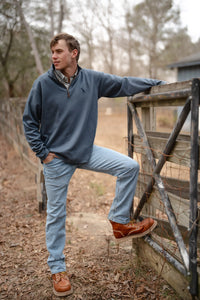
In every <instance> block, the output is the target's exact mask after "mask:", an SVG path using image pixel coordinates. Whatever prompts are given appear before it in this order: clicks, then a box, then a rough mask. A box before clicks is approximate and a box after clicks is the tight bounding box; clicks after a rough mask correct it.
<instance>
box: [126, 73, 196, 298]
mask: <svg viewBox="0 0 200 300" xmlns="http://www.w3.org/2000/svg"><path fill="white" fill-rule="evenodd" d="M199 100H200V80H199V79H193V80H191V81H186V82H177V83H173V84H167V85H163V86H155V87H153V88H151V90H150V91H148V92H147V93H143V94H138V95H135V96H134V97H129V98H128V110H127V113H128V117H127V119H128V154H129V156H130V157H132V158H133V157H134V158H135V159H137V160H139V163H140V165H141V170H140V175H139V180H138V185H137V190H136V197H137V199H134V205H133V212H132V217H133V219H135V220H137V219H141V218H143V217H147V216H152V217H153V218H154V219H156V220H157V222H158V227H157V229H156V230H155V232H154V233H153V234H152V235H151V236H147V237H145V238H144V239H142V240H141V239H140V240H139V239H138V240H137V242H136V243H135V247H136V248H137V250H138V251H137V252H138V255H139V256H141V257H142V258H146V259H147V260H148V261H149V262H150V263H151V265H153V266H154V268H155V269H156V270H157V271H158V272H160V274H161V276H163V277H164V278H165V279H166V280H167V281H168V282H169V284H170V285H171V286H173V287H174V288H175V289H176V290H177V292H178V293H179V294H180V295H181V297H182V298H183V299H189V298H193V299H196V298H198V296H199V279H198V274H199V273H200V271H199V266H198V263H199V256H198V255H199V242H198V240H197V238H198V236H199V234H198V221H199V208H200V206H199V204H200V203H199V202H198V201H199V200H198V195H199V184H198V170H199V166H200V164H199V142H200V140H199V120H198V119H199ZM176 106H183V109H182V112H181V114H180V116H179V117H178V119H177V121H176V122H175V125H174V127H173V130H172V131H171V133H166V132H158V131H156V127H157V122H156V110H158V108H163V110H170V109H172V108H173V107H176ZM190 112H191V131H190V134H189V135H185V134H182V132H181V129H182V127H183V125H184V122H185V120H186V119H187V117H188V115H189V113H190ZM133 120H134V122H133ZM134 126H136V128H135V127H134ZM135 129H137V132H136V130H135ZM173 168H176V172H175V171H173ZM177 170H178V171H177ZM174 173H176V176H174V175H173V174H174ZM177 173H178V176H177ZM187 173H188V178H187V176H186V179H185V178H183V175H186V174H187ZM165 174H167V175H165ZM169 175H170V176H169ZM149 246H150V247H149ZM152 249H153V250H152Z"/></svg>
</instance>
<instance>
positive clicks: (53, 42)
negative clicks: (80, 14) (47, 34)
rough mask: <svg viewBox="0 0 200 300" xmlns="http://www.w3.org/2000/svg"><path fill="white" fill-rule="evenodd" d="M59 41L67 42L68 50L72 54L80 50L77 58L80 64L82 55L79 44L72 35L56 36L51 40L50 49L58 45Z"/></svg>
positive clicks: (60, 34)
mask: <svg viewBox="0 0 200 300" xmlns="http://www.w3.org/2000/svg"><path fill="white" fill-rule="evenodd" d="M59 40H65V41H66V44H67V46H68V49H69V51H70V52H71V51H73V50H74V49H77V50H78V54H77V56H76V60H77V62H78V59H79V55H80V52H81V49H80V44H79V42H78V41H77V40H76V39H75V38H74V37H73V36H72V35H70V34H68V33H59V34H57V35H55V36H54V37H53V39H52V40H51V42H50V48H52V47H53V46H55V45H56V44H57V43H58V41H59Z"/></svg>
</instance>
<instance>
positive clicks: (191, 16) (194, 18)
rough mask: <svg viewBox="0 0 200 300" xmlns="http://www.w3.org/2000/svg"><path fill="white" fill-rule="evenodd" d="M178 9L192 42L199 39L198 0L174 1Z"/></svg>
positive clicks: (199, 14)
mask: <svg viewBox="0 0 200 300" xmlns="http://www.w3.org/2000/svg"><path fill="white" fill-rule="evenodd" d="M174 3H175V4H176V5H178V6H179V7H180V11H181V21H182V24H183V25H184V26H187V27H188V33H189V35H190V36H191V38H192V41H193V42H197V40H198V39H199V38H200V0H174Z"/></svg>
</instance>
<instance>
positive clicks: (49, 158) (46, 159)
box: [43, 152, 57, 164]
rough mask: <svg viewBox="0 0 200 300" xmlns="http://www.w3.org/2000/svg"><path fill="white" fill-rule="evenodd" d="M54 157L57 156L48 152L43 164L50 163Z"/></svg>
mask: <svg viewBox="0 0 200 300" xmlns="http://www.w3.org/2000/svg"><path fill="white" fill-rule="evenodd" d="M54 157H57V156H56V154H55V153H52V152H49V154H48V155H47V157H46V158H45V160H43V163H44V164H48V163H50V162H51V161H52V160H53V159H54Z"/></svg>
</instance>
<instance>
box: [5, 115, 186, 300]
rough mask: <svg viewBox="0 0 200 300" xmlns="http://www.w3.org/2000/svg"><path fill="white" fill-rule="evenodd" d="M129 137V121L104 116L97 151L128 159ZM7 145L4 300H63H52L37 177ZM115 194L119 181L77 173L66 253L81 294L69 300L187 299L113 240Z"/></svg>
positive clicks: (70, 199) (70, 195) (76, 291)
mask: <svg viewBox="0 0 200 300" xmlns="http://www.w3.org/2000/svg"><path fill="white" fill-rule="evenodd" d="M125 136H126V119H125V117H124V118H121V117H120V118H119V116H117V115H116V116H113V117H112V118H111V117H110V116H109V115H105V114H104V113H101V114H100V120H99V126H98V131H97V138H96V142H97V143H98V145H101V146H107V147H110V148H112V149H114V150H118V151H120V152H123V153H126V143H125ZM119 137H120V138H119ZM0 145H1V146H0V229H1V230H0V277H1V280H0V299H12V300H14V299H25V300H26V299H27V300H28V299H34V300H35V299H37V300H44V299H46V300H47V299H64V298H62V297H59V298H58V297H56V296H54V295H53V293H52V283H51V274H50V271H49V269H48V266H47V264H46V260H47V257H48V253H47V251H46V246H45V219H46V216H45V213H43V214H39V212H38V203H37V200H36V185H35V177H34V176H35V175H34V174H33V173H32V172H30V170H29V169H27V168H26V167H25V166H24V164H23V162H22V161H21V160H20V158H19V156H18V155H17V154H16V153H15V151H14V150H13V149H12V147H11V146H10V145H8V143H7V142H6V141H5V139H4V138H3V136H2V135H0ZM114 188H115V179H114V178H112V177H110V176H108V175H103V174H99V173H92V172H87V171H77V172H76V173H75V175H74V176H73V178H72V180H71V183H70V187H69V193H68V198H67V201H68V205H67V214H68V218H67V222H66V232H67V239H66V247H65V250H64V253H65V255H66V265H67V270H68V273H69V275H70V278H71V283H72V285H73V289H74V293H73V295H70V296H68V297H67V299H69V300H72V299H73V300H75V299H77V300H78V299H79V300H101V299H102V300H103V299H106V300H112V299H113V300H117V299H122V300H126V299H134V300H139V299H173V300H174V299H180V298H179V297H178V295H177V294H176V293H175V292H174V291H173V290H172V289H171V288H170V287H169V285H168V284H167V283H166V282H165V281H164V280H163V279H162V278H161V277H160V276H159V275H158V274H156V273H155V272H154V271H153V270H152V269H150V268H149V267H147V266H144V265H142V264H139V263H138V260H137V259H136V256H135V254H134V251H133V250H132V248H131V242H127V244H123V245H122V244H120V246H117V245H116V244H115V242H114V241H113V240H112V238H111V235H112V233H111V228H110V225H109V224H108V221H107V219H106V216H107V214H108V211H109V207H110V204H111V202H112V199H113V196H114ZM77 218H79V219H80V220H83V221H82V222H81V221H80V225H79V221H77ZM101 222H102V226H101ZM102 228H103V229H105V231H104V230H102Z"/></svg>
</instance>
